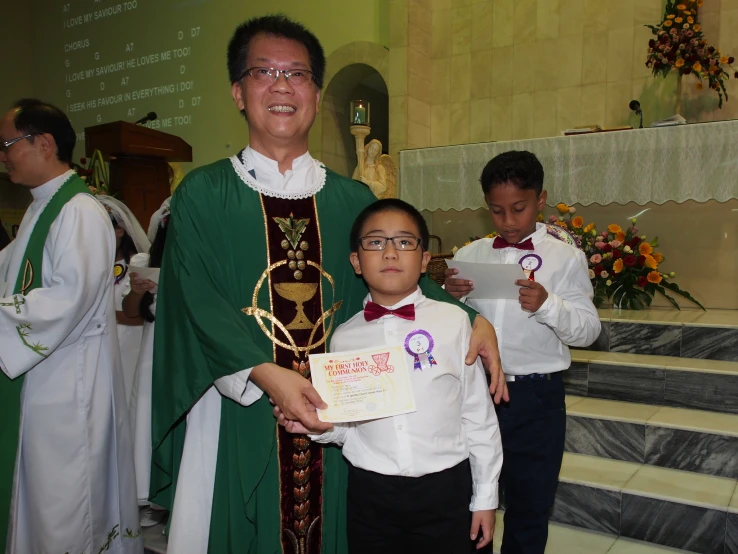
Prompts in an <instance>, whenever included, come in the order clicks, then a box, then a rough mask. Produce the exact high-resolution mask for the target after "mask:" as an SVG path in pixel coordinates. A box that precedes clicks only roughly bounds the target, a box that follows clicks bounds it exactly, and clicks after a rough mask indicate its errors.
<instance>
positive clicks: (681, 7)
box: [677, 4, 687, 10]
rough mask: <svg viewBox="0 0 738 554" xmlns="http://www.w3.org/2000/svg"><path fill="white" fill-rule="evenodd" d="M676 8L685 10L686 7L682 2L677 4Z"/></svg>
mask: <svg viewBox="0 0 738 554" xmlns="http://www.w3.org/2000/svg"><path fill="white" fill-rule="evenodd" d="M677 9H678V10H686V9H687V6H686V5H684V4H677Z"/></svg>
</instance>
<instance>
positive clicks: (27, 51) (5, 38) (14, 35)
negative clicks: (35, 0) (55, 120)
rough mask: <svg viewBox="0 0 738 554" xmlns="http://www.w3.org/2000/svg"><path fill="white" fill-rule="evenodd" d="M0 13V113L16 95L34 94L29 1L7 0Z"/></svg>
mask: <svg viewBox="0 0 738 554" xmlns="http://www.w3.org/2000/svg"><path fill="white" fill-rule="evenodd" d="M1 11H2V16H0V43H2V45H3V50H4V52H3V55H2V60H3V61H2V65H3V69H2V72H3V79H2V81H1V83H2V84H0V113H4V112H5V111H6V110H7V109H9V108H10V106H11V105H12V104H13V102H15V101H16V100H18V99H19V98H24V97H28V96H33V95H34V88H33V48H34V45H33V38H32V32H31V3H30V2H16V1H13V0H6V1H4V2H3V5H2V10H1Z"/></svg>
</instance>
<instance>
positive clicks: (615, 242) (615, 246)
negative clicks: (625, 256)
mask: <svg viewBox="0 0 738 554" xmlns="http://www.w3.org/2000/svg"><path fill="white" fill-rule="evenodd" d="M621 244H623V243H622V242H620V241H619V240H611V241H610V246H612V247H613V248H618V247H619V246H620V245H621Z"/></svg>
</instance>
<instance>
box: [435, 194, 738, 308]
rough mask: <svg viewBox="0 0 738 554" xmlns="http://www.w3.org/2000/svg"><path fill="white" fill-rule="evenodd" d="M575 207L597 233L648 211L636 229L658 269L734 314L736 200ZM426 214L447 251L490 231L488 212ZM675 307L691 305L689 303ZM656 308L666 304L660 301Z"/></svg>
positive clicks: (737, 274)
mask: <svg viewBox="0 0 738 554" xmlns="http://www.w3.org/2000/svg"><path fill="white" fill-rule="evenodd" d="M576 208H577V215H581V216H582V217H583V218H584V220H585V222H587V223H589V222H592V221H593V222H594V223H595V224H596V226H597V228H598V229H599V230H603V229H604V228H605V227H606V226H607V225H608V224H610V223H617V224H619V225H622V226H625V225H627V224H628V222H629V220H630V218H631V217H632V216H634V215H636V214H638V213H640V212H641V211H643V210H647V211H645V213H643V214H642V215H640V216H639V217H638V223H637V227H638V229H639V232H640V233H641V234H645V235H647V237H648V238H649V240H650V239H652V238H653V237H655V236H658V237H659V244H660V246H659V248H657V251H659V252H662V253H663V254H664V256H665V261H664V263H663V264H662V266H661V268H660V269H661V270H662V271H664V272H670V271H675V272H676V274H677V276H676V277H675V278H674V282H676V283H677V284H678V285H679V286H680V287H681V288H683V289H685V290H688V291H689V292H690V293H691V294H692V295H693V296H694V297H695V298H697V299H698V300H699V301H700V302H702V303H703V304H704V305H705V306H706V307H708V308H720V309H733V310H735V309H738V287H736V282H738V199H734V200H731V201H729V202H725V203H720V202H715V201H711V202H705V203H697V202H692V201H688V202H684V203H682V204H677V203H675V202H667V203H666V204H662V205H658V204H646V205H645V206H638V205H637V204H634V203H629V204H625V205H622V206H621V205H618V204H610V205H607V206H600V205H599V204H592V205H590V206H580V205H576ZM552 213H555V209H554V208H549V207H547V208H546V211H545V215H546V216H549V215H550V214H552ZM424 215H425V216H426V219H427V220H428V222H429V226H430V229H431V233H433V234H436V235H439V236H440V237H441V240H442V241H443V249H444V250H445V251H446V252H448V251H450V250H451V248H452V247H454V246H459V247H460V246H462V245H463V244H464V243H465V242H466V241H468V240H469V237H470V236H484V235H485V234H487V233H489V232H491V231H493V230H494V227H493V225H492V223H491V221H490V220H489V216H488V214H487V210H475V211H472V210H464V211H460V212H457V211H455V210H449V211H441V210H438V211H435V212H426V213H425V214H424ZM677 301H679V300H678V298H677ZM679 304H680V305H681V306H685V307H686V306H691V305H692V304H691V303H690V302H689V301H687V300H685V301H684V302H681V301H680V302H679ZM656 305H660V306H668V305H669V304H668V303H667V302H666V301H664V300H659V301H658V303H657V304H656Z"/></svg>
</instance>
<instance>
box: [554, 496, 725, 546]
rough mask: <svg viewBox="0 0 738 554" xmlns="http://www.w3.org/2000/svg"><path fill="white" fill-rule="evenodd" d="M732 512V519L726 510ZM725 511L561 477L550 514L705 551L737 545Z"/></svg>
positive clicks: (570, 521) (561, 519)
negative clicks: (603, 487)
mask: <svg viewBox="0 0 738 554" xmlns="http://www.w3.org/2000/svg"><path fill="white" fill-rule="evenodd" d="M729 515H730V516H731V518H730V519H729V518H728V516H729ZM733 515H735V514H728V513H727V512H726V511H721V510H712V509H707V508H701V507H696V506H689V505H684V504H677V503H674V502H668V501H664V500H658V499H654V498H647V497H642V496H635V495H632V494H628V493H621V492H614V491H610V490H604V489H597V488H594V487H587V486H584V485H576V484H573V483H559V489H558V491H557V493H556V502H555V504H554V510H553V514H552V516H551V519H552V520H553V521H556V522H559V523H566V524H568V525H575V526H578V527H584V528H586V529H591V530H594V531H601V532H605V533H612V534H619V535H621V536H624V537H630V538H633V539H638V540H642V541H646V542H651V543H656V544H661V545H664V546H670V547H673V548H680V549H683V550H689V551H691V552H698V553H703V554H716V553H723V552H726V553H727V552H731V554H734V553H735V551H731V550H728V549H727V548H728V545H731V546H730V548H732V544H733V543H734V542H735V537H734V535H735V531H736V529H735V528H733V527H731V526H732V525H734V524H735V521H733V520H732V516H733Z"/></svg>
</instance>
